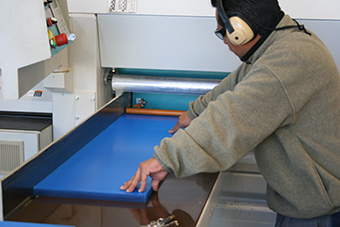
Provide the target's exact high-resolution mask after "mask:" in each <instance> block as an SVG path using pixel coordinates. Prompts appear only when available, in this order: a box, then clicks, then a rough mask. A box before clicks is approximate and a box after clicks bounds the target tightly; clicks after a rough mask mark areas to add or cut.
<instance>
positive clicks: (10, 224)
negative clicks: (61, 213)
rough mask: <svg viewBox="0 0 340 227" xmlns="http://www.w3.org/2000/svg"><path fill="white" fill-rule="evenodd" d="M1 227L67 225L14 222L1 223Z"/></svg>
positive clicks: (63, 226) (55, 226)
mask: <svg viewBox="0 0 340 227" xmlns="http://www.w3.org/2000/svg"><path fill="white" fill-rule="evenodd" d="M0 227H66V225H51V224H35V223H25V222H13V221H0ZM67 227H72V226H69V225H67ZM73 227H74V226H73Z"/></svg>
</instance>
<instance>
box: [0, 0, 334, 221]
mask: <svg viewBox="0 0 340 227" xmlns="http://www.w3.org/2000/svg"><path fill="white" fill-rule="evenodd" d="M279 2H280V5H281V7H282V9H283V10H284V11H285V12H286V13H288V14H290V15H291V16H292V17H294V18H296V19H298V20H299V22H300V23H301V24H304V25H305V26H306V27H307V28H308V29H310V30H312V31H313V32H315V33H316V34H317V35H318V36H319V37H320V38H321V39H322V40H323V41H324V42H325V44H326V45H327V46H328V47H329V49H330V51H331V52H332V54H333V56H334V58H335V61H336V63H337V64H338V67H339V68H340V49H339V48H338V46H337V38H336V37H339V35H340V34H339V33H340V29H339V28H340V21H339V20H340V17H339V16H338V12H337V10H336V9H338V8H339V6H340V5H339V3H337V2H334V1H332V0H325V1H323V2H322V4H321V3H319V1H316V0H313V1H310V0H304V1H298V2H297V1H290V0H280V1H279ZM0 12H1V13H0V21H1V23H0V30H1V31H6V32H4V34H2V35H1V36H0V40H1V42H0V49H1V54H0V120H1V119H5V120H4V121H3V122H6V123H8V122H9V121H8V118H9V117H10V118H11V119H13V118H14V119H17V117H18V116H25V117H27V118H25V119H28V120H27V121H29V125H30V126H29V131H30V132H32V131H33V134H34V135H35V137H34V140H32V139H31V137H29V138H28V139H27V140H28V141H38V142H35V143H38V144H39V146H36V147H34V148H32V147H27V146H26V145H27V144H28V141H25V139H22V138H21V137H18V133H19V132H20V133H23V132H22V131H23V130H24V129H23V128H22V124H21V123H19V124H16V125H15V127H14V128H13V125H12V124H11V126H3V124H2V123H1V121H0V143H1V142H2V143H3V144H5V145H6V146H5V145H3V146H2V145H1V144H0V153H4V155H7V156H6V157H8V154H9V153H8V152H10V154H14V153H13V152H12V150H14V149H13V148H14V147H12V146H11V147H10V149H8V146H7V144H10V145H11V144H12V143H13V142H17V143H16V145H17V146H18V147H20V146H21V150H22V151H21V152H17V151H15V152H17V153H18V154H22V156H21V157H20V155H19V159H20V160H21V161H20V162H16V164H14V165H13V166H12V167H11V169H10V170H9V171H8V172H6V173H4V177H3V178H2V185H1V186H2V187H0V189H2V195H3V196H2V206H1V208H2V209H1V215H4V216H3V218H1V219H3V220H4V221H3V222H0V226H23V227H25V226H28V227H34V226H36V225H35V224H34V223H40V224H38V225H37V226H42V227H45V226H46V227H48V226H50V224H54V225H55V224H57V225H60V226H64V225H67V226H77V227H87V226H91V227H93V226H176V225H179V226H198V227H201V226H210V227H214V226H221V225H223V226H232V227H238V226H242V227H247V226H252V227H254V226H255V227H257V226H261V227H263V226H268V227H269V226H273V224H274V222H275V214H274V213H273V212H272V211H270V210H269V208H268V207H267V205H266V201H265V193H266V183H265V181H264V179H263V177H262V176H261V174H260V172H259V170H258V168H257V165H256V161H255V159H254V156H253V154H252V153H250V154H249V155H248V156H246V157H245V158H244V159H242V160H241V161H240V162H239V163H237V164H236V165H235V166H233V167H232V168H231V169H229V170H228V171H226V172H222V173H209V174H208V173H202V174H198V175H196V176H192V177H189V178H184V179H176V178H175V177H174V176H171V175H170V176H168V177H167V179H166V180H165V181H164V182H163V184H162V186H161V188H160V191H159V192H157V193H155V192H152V190H151V187H150V185H148V188H147V190H146V192H145V193H138V192H133V193H132V194H129V195H126V194H125V193H124V192H121V191H120V190H119V189H118V185H120V184H122V183H123V180H124V179H125V180H128V178H129V177H131V174H132V173H133V172H134V171H135V169H136V168H137V165H138V163H139V162H140V161H144V159H146V158H148V157H150V156H152V146H154V145H158V143H159V142H160V139H161V138H163V137H167V136H171V135H169V134H168V133H167V130H169V129H170V127H172V126H173V125H174V124H175V123H176V120H177V117H176V116H178V113H180V111H185V110H186V109H187V108H188V102H190V101H193V100H195V99H196V98H197V97H198V95H200V94H204V93H206V92H207V91H209V90H210V89H211V88H213V87H214V86H215V85H216V84H218V82H219V81H220V80H221V79H223V78H224V77H226V76H228V74H229V73H230V72H231V71H233V70H234V69H235V68H236V67H237V66H238V65H239V64H240V62H239V59H238V58H237V57H236V56H234V54H233V53H231V52H228V48H227V47H225V45H224V44H223V43H222V42H220V41H219V40H217V39H216V37H215V35H214V33H213V31H214V29H215V28H216V21H215V17H214V13H215V12H214V8H212V7H211V6H210V1H209V0H186V1H183V0H165V1H159V0H158V1H157V0H97V1H87V2H86V3H85V2H84V1H81V0H68V1H67V2H66V0H45V1H43V0H26V1H24V2H23V1H12V0H2V1H0ZM9 18H10V20H9ZM25 20H26V21H25ZM5 21H6V22H5ZM56 21H57V23H55V22H56ZM23 22H29V23H28V25H27V24H25V23H23ZM62 34H64V35H62ZM59 35H61V36H62V37H63V38H64V39H63V41H61V43H59V41H58V40H59V38H56V37H57V36H59ZM65 37H66V39H65ZM66 42H67V43H66ZM136 109H137V110H138V111H139V112H138V113H137V114H136V113H130V114H129V111H135V110H136ZM145 109H147V111H146V112H147V115H145V113H144V112H143V111H144V110H145ZM150 109H151V110H153V111H151V112H150V111H149V110H150ZM155 112H156V113H155ZM164 112H166V114H167V115H169V114H170V115H173V114H174V115H176V116H159V114H160V113H161V114H164ZM155 114H156V115H155ZM37 116H38V118H37ZM1 117H3V118H1ZM32 119H34V120H32ZM14 121H15V120H14ZM37 122H39V123H37ZM42 122H43V124H41V123H42ZM37 124H39V125H44V126H41V127H36V128H34V127H33V126H36V125H37ZM32 125H33V126H32ZM153 125H156V126H153ZM149 126H150V127H149ZM151 126H152V127H151ZM32 128H33V129H34V130H32ZM149 128H150V131H148V130H149ZM156 128H157V130H156ZM147 129H148V130H147ZM2 133H5V134H6V135H5V136H4V135H2ZM23 134H26V132H24V133H23ZM42 141H44V142H42ZM2 157H3V156H1V159H2ZM6 160H7V159H6ZM9 160H10V159H9ZM1 161H3V160H0V165H2V164H1V163H2V162H1ZM15 161H17V159H15ZM4 163H7V161H5V162H4ZM0 168H1V166H0ZM123 173H124V174H123ZM123 178H124V179H123ZM42 223H43V224H42Z"/></svg>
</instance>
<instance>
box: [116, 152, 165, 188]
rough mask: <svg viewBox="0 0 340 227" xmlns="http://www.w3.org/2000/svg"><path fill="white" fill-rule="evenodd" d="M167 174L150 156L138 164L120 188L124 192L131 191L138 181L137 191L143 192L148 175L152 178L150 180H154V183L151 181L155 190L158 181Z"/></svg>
mask: <svg viewBox="0 0 340 227" xmlns="http://www.w3.org/2000/svg"><path fill="white" fill-rule="evenodd" d="M167 174H168V173H167V172H166V171H165V170H164V169H163V167H162V166H161V164H160V163H159V162H158V161H157V160H156V159H155V158H150V159H148V160H146V161H145V162H142V163H140V164H139V167H138V169H137V171H136V173H135V174H134V175H133V177H132V178H131V179H130V180H129V181H127V182H125V183H124V184H123V185H122V186H121V187H120V189H121V190H125V191H126V192H133V191H134V190H135V188H136V187H137V185H138V183H139V182H140V186H139V190H138V192H143V191H144V190H145V187H146V183H147V179H148V176H149V175H150V177H151V178H152V179H153V180H152V182H153V181H155V182H154V183H151V184H152V188H153V189H154V190H155V191H157V190H158V187H159V182H160V181H162V180H164V178H165V177H166V175H167ZM157 181H158V182H157Z"/></svg>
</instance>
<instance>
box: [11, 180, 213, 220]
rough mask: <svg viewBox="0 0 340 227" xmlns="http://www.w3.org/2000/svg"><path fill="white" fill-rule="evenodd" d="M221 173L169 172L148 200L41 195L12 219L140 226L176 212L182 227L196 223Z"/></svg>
mask: <svg viewBox="0 0 340 227" xmlns="http://www.w3.org/2000/svg"><path fill="white" fill-rule="evenodd" d="M217 175H218V174H199V175H196V176H192V177H187V178H183V179H177V178H176V177H174V176H173V175H169V176H168V177H167V179H166V180H165V181H164V183H163V185H162V187H161V188H160V190H159V192H157V193H155V192H154V193H152V195H151V196H150V198H149V200H148V201H147V202H146V203H131V202H115V201H100V200H83V199H72V198H71V199H70V198H51V197H38V198H36V199H34V200H33V201H32V202H31V203H30V204H28V205H27V206H26V207H24V208H22V209H21V210H20V211H19V212H18V213H17V214H16V215H15V216H14V217H13V218H12V219H11V221H22V222H34V223H48V224H61V225H72V226H76V227H113V226H117V227H130V226H131V227H135V226H136V227H139V226H141V225H147V224H149V223H150V222H151V221H156V220H157V219H159V218H166V217H168V216H170V215H175V218H176V220H177V221H178V223H179V226H182V227H183V226H184V227H192V226H195V224H196V222H197V221H198V219H199V215H200V213H201V211H202V209H203V207H204V205H205V201H206V199H207V198H208V196H209V193H210V190H211V188H212V186H213V184H214V182H215V180H216V177H217Z"/></svg>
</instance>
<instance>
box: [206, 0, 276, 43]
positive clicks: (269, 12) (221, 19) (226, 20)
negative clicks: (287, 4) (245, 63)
mask: <svg viewBox="0 0 340 227" xmlns="http://www.w3.org/2000/svg"><path fill="white" fill-rule="evenodd" d="M211 3H212V5H213V6H214V7H216V8H217V9H216V17H217V22H218V29H217V30H216V35H218V36H219V37H220V38H221V39H223V38H224V37H225V36H226V34H227V37H228V39H229V41H230V43H231V44H233V45H235V46H241V45H244V44H246V43H248V42H250V41H252V40H253V39H254V38H255V37H256V36H257V35H260V36H262V35H263V34H265V33H266V32H268V28H274V27H275V26H276V24H277V21H278V20H279V19H280V18H279V17H281V16H282V14H280V12H281V9H280V6H279V4H278V1H277V0H211Z"/></svg>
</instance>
